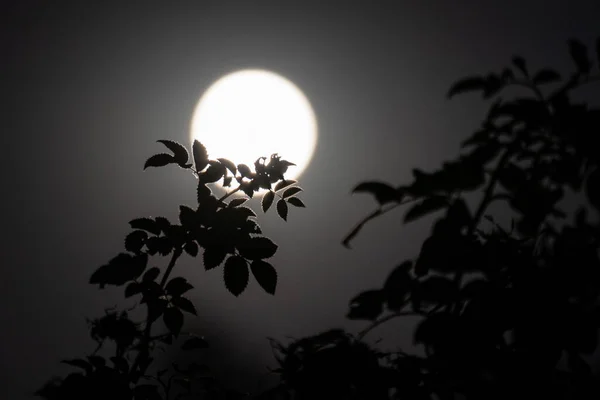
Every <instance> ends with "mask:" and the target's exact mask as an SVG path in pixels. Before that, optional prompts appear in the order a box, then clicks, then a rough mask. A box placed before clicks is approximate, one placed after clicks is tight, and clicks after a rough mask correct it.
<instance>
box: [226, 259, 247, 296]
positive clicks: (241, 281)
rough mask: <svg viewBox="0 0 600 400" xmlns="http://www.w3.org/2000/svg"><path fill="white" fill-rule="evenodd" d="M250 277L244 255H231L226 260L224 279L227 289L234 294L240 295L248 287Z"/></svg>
mask: <svg viewBox="0 0 600 400" xmlns="http://www.w3.org/2000/svg"><path fill="white" fill-rule="evenodd" d="M248 278H249V272H248V265H247V264H246V260H244V259H243V258H242V257H239V256H231V257H229V258H228V259H227V261H225V267H224V268H223V280H224V281H225V287H226V288H227V290H229V291H230V292H231V293H232V294H233V295H234V296H239V295H240V294H241V293H242V292H243V291H244V289H246V286H248Z"/></svg>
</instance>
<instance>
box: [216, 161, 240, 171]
mask: <svg viewBox="0 0 600 400" xmlns="http://www.w3.org/2000/svg"><path fill="white" fill-rule="evenodd" d="M217 160H219V161H220V162H221V164H223V165H224V166H225V168H227V169H228V170H229V171H230V172H231V173H232V174H233V175H235V174H236V173H237V167H236V166H235V164H234V163H233V162H231V161H229V160H228V159H226V158H217Z"/></svg>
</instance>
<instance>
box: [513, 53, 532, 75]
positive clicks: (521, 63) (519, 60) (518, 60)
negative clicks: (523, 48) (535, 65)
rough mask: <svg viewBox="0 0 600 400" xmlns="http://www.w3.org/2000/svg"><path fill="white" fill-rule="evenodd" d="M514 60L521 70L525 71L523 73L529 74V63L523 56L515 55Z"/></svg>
mask: <svg viewBox="0 0 600 400" xmlns="http://www.w3.org/2000/svg"><path fill="white" fill-rule="evenodd" d="M512 62H513V64H514V65H515V66H516V67H517V68H518V69H519V71H521V72H522V73H523V75H525V76H529V72H528V71H527V63H526V62H525V59H524V58H523V57H521V56H514V57H513V59H512Z"/></svg>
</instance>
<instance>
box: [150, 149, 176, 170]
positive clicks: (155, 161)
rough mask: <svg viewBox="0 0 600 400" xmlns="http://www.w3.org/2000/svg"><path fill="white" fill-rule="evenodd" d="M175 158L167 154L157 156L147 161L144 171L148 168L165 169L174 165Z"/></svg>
mask: <svg viewBox="0 0 600 400" xmlns="http://www.w3.org/2000/svg"><path fill="white" fill-rule="evenodd" d="M174 163H175V157H173V156H172V155H170V154H167V153H160V154H155V155H153V156H152V157H150V158H149V159H147V160H146V163H145V164H144V169H146V168H148V167H164V166H165V165H169V164H174Z"/></svg>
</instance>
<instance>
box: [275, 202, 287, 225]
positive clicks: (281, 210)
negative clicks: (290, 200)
mask: <svg viewBox="0 0 600 400" xmlns="http://www.w3.org/2000/svg"><path fill="white" fill-rule="evenodd" d="M277 214H279V216H280V217H281V219H283V220H284V221H287V215H288V205H287V203H286V202H285V200H283V199H279V201H277Z"/></svg>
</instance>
